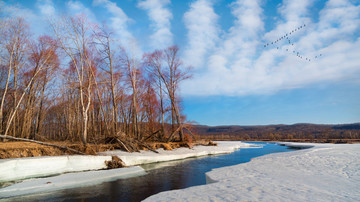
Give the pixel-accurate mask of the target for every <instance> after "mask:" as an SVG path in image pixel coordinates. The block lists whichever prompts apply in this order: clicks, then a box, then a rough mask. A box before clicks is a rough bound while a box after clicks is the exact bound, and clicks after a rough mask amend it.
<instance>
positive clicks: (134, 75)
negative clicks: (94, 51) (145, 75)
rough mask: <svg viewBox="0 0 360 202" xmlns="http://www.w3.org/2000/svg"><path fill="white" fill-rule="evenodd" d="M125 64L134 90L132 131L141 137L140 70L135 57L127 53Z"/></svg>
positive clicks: (137, 136) (124, 59) (125, 54)
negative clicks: (139, 120) (139, 121)
mask: <svg viewBox="0 0 360 202" xmlns="http://www.w3.org/2000/svg"><path fill="white" fill-rule="evenodd" d="M123 64H124V67H125V71H126V76H127V79H128V81H129V83H130V86H131V90H132V95H131V97H132V105H131V106H132V107H131V111H132V114H131V116H132V133H133V135H134V137H136V138H138V139H140V127H139V123H138V112H139V108H138V82H139V75H140V70H139V69H138V62H137V61H136V59H135V57H134V56H133V57H131V56H129V55H128V54H127V53H124V54H123Z"/></svg>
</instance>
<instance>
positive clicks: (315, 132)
mask: <svg viewBox="0 0 360 202" xmlns="http://www.w3.org/2000/svg"><path fill="white" fill-rule="evenodd" d="M194 130H196V131H197V133H198V134H199V135H200V136H201V137H202V138H207V139H211V140H262V141H311V142H336V141H337V142H339V143H342V142H358V141H359V140H360V123H354V124H341V125H322V124H294V125H265V126H213V127H210V126H202V125H197V126H194ZM342 140H344V141H342Z"/></svg>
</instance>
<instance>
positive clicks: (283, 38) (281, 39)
mask: <svg viewBox="0 0 360 202" xmlns="http://www.w3.org/2000/svg"><path fill="white" fill-rule="evenodd" d="M305 27H306V24H304V25H301V26H299V27H297V28H295V29H293V30H291V32H288V33H286V34H285V35H283V36H281V37H279V38H278V39H276V40H275V41H272V42H269V43H266V44H264V48H266V47H268V46H275V47H276V49H278V50H279V49H282V48H281V45H283V44H280V43H281V42H284V41H286V44H289V46H290V47H294V42H293V41H291V39H290V36H291V35H294V34H295V33H296V32H298V31H299V30H301V29H303V28H305ZM284 50H285V51H286V52H289V53H293V54H294V55H296V57H298V58H300V59H304V60H306V61H309V62H310V61H311V60H312V58H311V57H306V56H304V55H302V54H300V52H298V51H295V49H294V48H292V50H290V48H286V49H284ZM321 56H322V54H319V55H315V56H314V57H313V59H317V58H319V57H321Z"/></svg>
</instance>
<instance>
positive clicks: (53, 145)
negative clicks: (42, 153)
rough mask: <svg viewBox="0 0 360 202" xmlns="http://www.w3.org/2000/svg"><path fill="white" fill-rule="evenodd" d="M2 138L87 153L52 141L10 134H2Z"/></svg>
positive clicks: (0, 136)
mask: <svg viewBox="0 0 360 202" xmlns="http://www.w3.org/2000/svg"><path fill="white" fill-rule="evenodd" d="M0 138H2V139H9V140H17V141H25V142H32V143H36V144H41V145H45V146H50V147H57V148H59V149H64V150H69V151H72V152H74V153H77V154H83V155H85V153H83V152H81V151H78V150H75V149H71V148H69V147H63V146H60V145H56V144H51V143H46V142H41V141H37V140H30V139H26V138H18V137H13V136H8V135H6V136H5V135H0Z"/></svg>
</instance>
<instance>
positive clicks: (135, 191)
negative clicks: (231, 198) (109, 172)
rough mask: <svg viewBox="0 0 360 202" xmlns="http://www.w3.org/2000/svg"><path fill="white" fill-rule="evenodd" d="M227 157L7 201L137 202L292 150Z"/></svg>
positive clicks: (263, 147)
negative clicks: (215, 171)
mask: <svg viewBox="0 0 360 202" xmlns="http://www.w3.org/2000/svg"><path fill="white" fill-rule="evenodd" d="M253 144H256V145H257V146H258V147H257V148H245V149H240V150H237V151H235V152H233V153H230V154H224V155H216V156H206V157H201V158H191V159H185V160H178V161H170V162H163V163H153V164H147V165H143V166H142V167H143V168H144V169H145V170H146V172H147V174H146V175H143V176H139V177H133V178H128V179H120V180H117V181H113V182H105V183H102V184H99V185H94V186H88V187H79V188H73V189H66V190H62V191H56V192H50V193H42V194H36V195H29V196H21V197H15V198H10V199H9V200H11V201H141V200H143V199H145V198H147V197H149V196H151V195H154V194H157V193H159V192H162V191H168V190H174V189H183V188H187V187H191V186H197V185H203V184H206V177H205V173H206V172H208V171H211V170H212V169H214V168H220V167H225V166H232V165H237V164H240V163H246V162H249V161H250V160H251V159H252V158H255V157H258V156H262V155H266V154H270V153H277V152H287V151H291V150H293V149H291V148H288V147H286V146H281V145H278V144H272V143H253Z"/></svg>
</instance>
